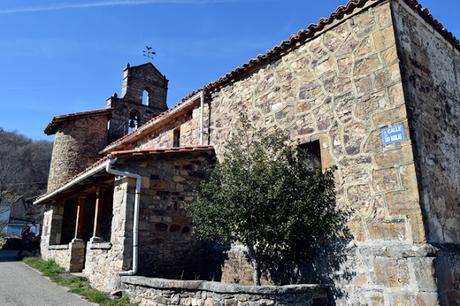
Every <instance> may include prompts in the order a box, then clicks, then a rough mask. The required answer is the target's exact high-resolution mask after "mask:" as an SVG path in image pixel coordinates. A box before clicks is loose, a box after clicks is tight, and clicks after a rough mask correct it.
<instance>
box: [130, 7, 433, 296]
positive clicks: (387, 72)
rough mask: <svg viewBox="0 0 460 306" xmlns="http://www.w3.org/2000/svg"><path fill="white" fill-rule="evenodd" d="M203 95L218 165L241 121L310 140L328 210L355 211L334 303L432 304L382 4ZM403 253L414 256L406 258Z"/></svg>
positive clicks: (429, 266)
mask: <svg viewBox="0 0 460 306" xmlns="http://www.w3.org/2000/svg"><path fill="white" fill-rule="evenodd" d="M210 95H211V98H210V99H209V100H208V103H209V112H208V111H206V112H205V115H206V120H205V128H206V132H209V134H207V137H206V139H209V141H210V143H211V144H213V145H214V146H215V148H216V153H217V157H218V158H219V157H220V154H221V152H222V147H223V146H225V142H226V141H227V139H228V137H229V135H230V134H231V132H232V131H234V130H235V127H236V126H237V125H238V120H239V113H240V112H244V113H246V114H247V115H248V118H249V119H250V121H251V122H252V123H253V124H254V125H255V126H256V127H257V128H263V129H265V130H266V131H271V130H276V129H281V130H283V131H286V132H287V133H288V134H289V135H290V137H291V139H292V141H294V142H297V143H299V144H302V143H307V142H310V141H313V140H319V141H320V145H321V159H322V165H323V167H328V166H330V165H336V166H337V167H338V170H337V172H336V183H337V202H338V204H339V205H346V206H351V207H353V208H354V209H355V214H354V217H353V218H352V220H350V223H349V227H350V229H351V230H352V232H353V234H354V237H355V241H354V243H353V245H351V246H350V248H349V259H348V263H347V265H345V267H346V270H348V271H347V272H349V273H350V275H351V276H352V277H351V279H350V280H348V281H344V282H341V283H339V286H340V287H341V288H342V289H344V291H345V292H346V294H347V297H346V301H345V299H344V300H343V301H342V302H341V303H343V304H346V303H351V304H353V303H357V304H359V303H363V302H364V301H366V302H367V303H369V304H373V305H383V304H385V303H386V304H389V303H390V304H391V303H392V302H396V301H400V302H401V303H406V304H407V305H409V304H411V303H412V304H417V303H418V301H424V302H426V303H427V304H429V305H432V304H436V300H437V294H436V288H433V286H431V285H432V284H433V281H434V278H433V275H432V271H433V269H434V268H433V267H434V264H433V256H434V255H433V252H431V251H430V252H428V251H423V250H425V249H430V248H429V246H426V245H425V243H426V237H425V228H424V224H423V218H422V212H421V208H420V198H419V192H418V189H419V186H418V181H417V176H416V167H415V164H414V155H413V152H412V145H413V144H412V141H411V135H410V133H409V123H408V119H407V113H406V106H405V97H404V93H403V84H402V80H401V73H400V66H399V59H398V52H397V44H396V39H395V32H394V27H393V20H392V13H391V7H390V1H379V2H377V3H375V2H369V3H367V5H366V6H365V7H363V8H362V9H361V10H360V11H359V12H356V13H355V14H353V15H352V16H349V17H348V18H344V19H342V20H339V21H335V22H334V23H333V24H331V25H329V26H328V27H326V29H325V30H324V31H323V32H322V33H319V34H318V35H317V36H315V37H314V38H312V39H311V40H310V41H308V42H307V43H305V44H303V45H301V46H299V47H298V48H294V49H293V50H292V51H290V52H288V53H286V54H284V55H283V56H282V57H281V58H278V59H274V60H273V61H272V62H270V63H268V64H266V65H264V66H262V67H261V68H260V69H258V70H255V71H253V72H251V74H248V75H246V76H244V77H241V78H240V79H238V80H236V81H234V82H232V83H230V84H228V85H226V86H224V87H222V88H220V89H218V90H215V91H214V92H211V93H210ZM198 118H199V117H198ZM198 118H197V117H195V116H194V117H193V118H192V121H194V122H191V123H190V126H191V127H195V129H197V127H198V126H199V123H198V120H199V119H198ZM395 124H401V125H402V126H403V127H404V140H403V141H402V142H399V143H393V144H389V145H384V144H383V143H382V139H381V133H382V129H384V128H386V127H389V126H392V125H395ZM195 134H196V135H197V133H195ZM156 140H157V142H156V143H158V138H157V139H148V140H145V145H148V146H150V145H155V141H156ZM141 143H142V141H141V142H140V143H139V144H140V145H142V144H141ZM412 247H414V248H415V249H417V250H422V251H417V252H412V253H411V255H410V256H408V255H407V252H408V250H410V249H411V248H412ZM382 250H385V251H383V252H382ZM419 270H420V271H421V272H420V273H418V272H414V273H416V274H414V275H416V276H414V277H409V272H410V271H419ZM342 272H343V271H342ZM411 275H412V274H411ZM418 282H422V284H418ZM426 284H428V285H426Z"/></svg>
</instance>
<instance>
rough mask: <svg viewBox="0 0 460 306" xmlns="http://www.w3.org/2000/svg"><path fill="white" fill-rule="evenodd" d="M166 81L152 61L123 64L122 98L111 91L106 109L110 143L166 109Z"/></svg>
mask: <svg viewBox="0 0 460 306" xmlns="http://www.w3.org/2000/svg"><path fill="white" fill-rule="evenodd" d="M168 82H169V81H168V80H167V79H166V77H165V76H164V75H163V74H162V73H161V72H160V71H159V70H158V69H157V68H156V67H155V66H154V65H153V64H152V63H146V64H143V65H139V66H132V67H131V66H130V65H129V64H128V65H126V67H125V68H124V70H123V82H122V90H121V97H118V95H117V94H114V95H113V96H112V97H110V98H109V99H108V100H107V105H106V106H107V108H111V109H112V118H111V120H110V122H109V127H108V129H109V131H108V138H109V142H112V141H115V140H116V139H118V138H120V137H123V136H124V135H126V134H128V133H130V132H132V131H133V130H134V129H136V128H137V127H139V126H141V125H142V124H144V123H145V122H147V121H148V120H149V119H151V118H153V117H155V116H156V115H158V114H159V113H161V112H163V111H165V110H167V109H168V107H167V105H166V98H167V92H168ZM134 114H135V115H134Z"/></svg>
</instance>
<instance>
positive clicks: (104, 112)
mask: <svg viewBox="0 0 460 306" xmlns="http://www.w3.org/2000/svg"><path fill="white" fill-rule="evenodd" d="M111 114H112V109H111V108H104V109H96V110H92V111H86V112H78V113H71V114H66V115H60V116H55V117H53V119H52V120H51V122H50V123H48V126H47V127H46V128H45V130H44V132H45V134H46V135H52V134H54V133H56V131H57V128H58V126H59V124H60V123H61V122H64V121H67V120H76V119H80V118H85V117H93V116H110V115H111Z"/></svg>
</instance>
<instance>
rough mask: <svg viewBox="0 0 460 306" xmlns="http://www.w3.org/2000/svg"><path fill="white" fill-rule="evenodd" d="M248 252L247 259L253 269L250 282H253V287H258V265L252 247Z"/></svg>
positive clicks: (259, 276)
mask: <svg viewBox="0 0 460 306" xmlns="http://www.w3.org/2000/svg"><path fill="white" fill-rule="evenodd" d="M248 251H249V257H250V259H251V262H252V268H253V269H254V271H253V273H252V280H253V281H254V284H255V285H257V286H260V278H261V273H260V265H259V261H258V260H257V256H256V252H255V251H254V247H248Z"/></svg>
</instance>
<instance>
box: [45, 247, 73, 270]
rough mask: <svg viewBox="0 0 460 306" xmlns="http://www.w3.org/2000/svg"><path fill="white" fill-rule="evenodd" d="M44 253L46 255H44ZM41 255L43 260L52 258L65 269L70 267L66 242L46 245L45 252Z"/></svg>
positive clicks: (68, 249)
mask: <svg viewBox="0 0 460 306" xmlns="http://www.w3.org/2000/svg"><path fill="white" fill-rule="evenodd" d="M45 254H46V255H45ZM45 254H43V252H42V257H43V259H45V260H54V261H55V262H56V263H57V264H58V265H60V266H61V267H63V268H64V269H65V270H66V271H69V269H70V248H69V245H68V244H61V245H50V246H49V247H47V252H46V253H45Z"/></svg>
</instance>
